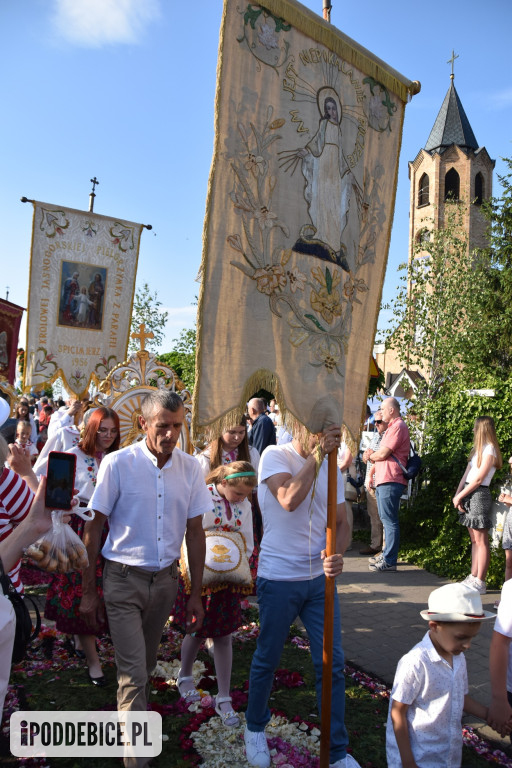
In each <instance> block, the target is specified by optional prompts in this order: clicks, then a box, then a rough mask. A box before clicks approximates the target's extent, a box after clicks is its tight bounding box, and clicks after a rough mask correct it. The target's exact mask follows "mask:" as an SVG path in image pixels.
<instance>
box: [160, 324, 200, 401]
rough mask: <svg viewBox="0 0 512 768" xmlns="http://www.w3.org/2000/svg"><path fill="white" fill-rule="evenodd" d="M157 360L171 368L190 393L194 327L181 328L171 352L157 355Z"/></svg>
mask: <svg viewBox="0 0 512 768" xmlns="http://www.w3.org/2000/svg"><path fill="white" fill-rule="evenodd" d="M157 359H158V360H160V361H161V362H162V363H165V364H166V365H168V366H169V367H170V368H172V369H173V371H174V372H175V373H176V374H177V375H178V376H179V378H180V379H181V381H182V382H183V383H184V385H185V387H186V388H187V389H188V390H190V392H192V391H193V389H194V381H195V375H196V329H195V327H194V328H183V330H182V331H181V332H180V335H179V336H178V338H177V339H173V350H172V352H165V353H164V354H162V355H157Z"/></svg>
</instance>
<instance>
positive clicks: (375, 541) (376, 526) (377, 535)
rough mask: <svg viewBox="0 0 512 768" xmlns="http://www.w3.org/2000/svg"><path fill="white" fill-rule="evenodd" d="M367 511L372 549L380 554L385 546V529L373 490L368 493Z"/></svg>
mask: <svg viewBox="0 0 512 768" xmlns="http://www.w3.org/2000/svg"><path fill="white" fill-rule="evenodd" d="M366 509H367V511H368V514H369V516H370V527H371V540H370V547H371V548H372V549H375V550H378V551H379V552H380V550H381V548H382V545H383V538H382V536H383V528H382V522H381V519H380V517H379V510H378V509H377V497H376V496H375V490H374V489H373V488H372V489H371V490H370V491H369V490H367V491H366Z"/></svg>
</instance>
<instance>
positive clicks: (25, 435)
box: [16, 421, 39, 465]
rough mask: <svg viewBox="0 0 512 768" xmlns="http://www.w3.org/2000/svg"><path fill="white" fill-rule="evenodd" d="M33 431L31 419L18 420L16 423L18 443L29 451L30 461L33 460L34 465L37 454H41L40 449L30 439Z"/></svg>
mask: <svg viewBox="0 0 512 768" xmlns="http://www.w3.org/2000/svg"><path fill="white" fill-rule="evenodd" d="M31 432H32V425H31V424H30V422H29V421H18V423H17V424H16V443H17V444H18V445H21V446H22V448H24V449H25V450H26V451H28V453H29V456H30V461H31V462H32V465H34V464H35V462H36V459H37V456H38V455H39V451H38V450H37V448H36V446H35V445H34V443H33V442H32V440H31V439H30V435H31Z"/></svg>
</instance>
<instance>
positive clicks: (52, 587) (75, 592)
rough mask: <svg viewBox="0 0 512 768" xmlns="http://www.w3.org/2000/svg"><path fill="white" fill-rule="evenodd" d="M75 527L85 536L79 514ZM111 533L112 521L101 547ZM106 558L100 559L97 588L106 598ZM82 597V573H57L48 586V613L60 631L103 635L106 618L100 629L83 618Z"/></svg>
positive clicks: (97, 568)
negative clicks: (81, 610) (104, 578)
mask: <svg viewBox="0 0 512 768" xmlns="http://www.w3.org/2000/svg"><path fill="white" fill-rule="evenodd" d="M70 525H71V527H72V528H73V530H74V531H75V533H77V534H78V535H79V536H80V538H82V536H83V531H84V526H85V521H84V520H82V518H80V517H78V516H77V515H73V517H72V519H71V523H70ZM107 532H108V523H106V524H105V528H104V529H103V533H102V538H101V546H103V544H104V543H105V539H106V538H107ZM102 579H103V558H102V557H101V555H100V556H99V557H98V559H97V561H96V589H97V591H98V595H99V596H100V599H101V600H102V601H103V587H102ZM81 599H82V574H81V573H77V572H75V571H73V572H71V573H55V574H53V576H52V580H51V581H50V584H49V585H48V591H47V593H46V605H45V608H44V615H45V617H46V618H47V619H51V620H52V621H54V622H55V626H56V627H57V629H58V630H59V632H65V633H66V634H69V635H102V634H103V633H104V632H106V631H107V622H106V620H105V621H104V622H103V623H102V624H101V625H100V626H99V628H98V629H91V627H89V626H88V625H87V624H86V623H85V621H84V620H83V619H82V617H81V615H80V613H79V612H78V609H79V607H80V601H81Z"/></svg>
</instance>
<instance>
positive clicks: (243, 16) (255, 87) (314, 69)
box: [194, 0, 419, 436]
mask: <svg viewBox="0 0 512 768" xmlns="http://www.w3.org/2000/svg"><path fill="white" fill-rule="evenodd" d="M417 90H419V84H418V83H412V82H410V81H408V80H407V79H406V78H404V77H402V76H401V75H399V74H398V73H397V72H395V71H394V70H392V69H390V68H389V67H388V66H387V65H386V64H384V63H383V62H382V61H380V60H379V59H377V58H375V57H374V56H373V55H372V54H371V53H369V52H368V51H366V50H365V49H363V48H361V47H360V46H358V45H357V43H355V42H353V41H352V40H350V39H349V38H347V37H346V36H345V35H343V34H342V33H341V32H340V31H339V30H337V29H336V28H334V27H332V26H331V25H330V24H328V23H326V22H324V21H323V20H322V19H321V18H320V17H319V16H317V15H316V14H314V13H313V12H311V11H308V10H307V9H306V8H304V6H302V5H299V4H298V3H296V2H293V1H292V0H267V2H266V4H265V7H262V6H259V5H255V4H253V3H247V2H245V3H242V2H240V0H226V2H225V5H224V16H223V21H222V29H221V41H220V54H219V65H218V84H217V98H216V136H215V147H214V157H213V165H212V170H211V175H210V182H209V190H208V201H207V212H206V220H205V229H204V249H203V261H202V285H201V293H200V302H199V313H198V351H197V372H198V373H197V381H196V386H195V391H194V428H195V431H196V433H197V432H201V431H203V430H205V429H207V428H209V429H210V430H211V431H212V432H217V433H218V432H219V430H222V429H224V428H225V427H226V426H229V425H231V424H232V423H233V422H234V421H236V420H237V419H238V417H239V415H240V414H241V412H243V410H244V408H245V402H246V399H247V398H248V397H249V396H250V395H251V394H252V393H253V392H254V391H256V390H257V389H258V388H260V387H265V388H266V389H269V390H270V391H272V392H273V393H274V394H275V395H276V397H277V399H278V402H279V404H280V406H281V408H282V409H284V410H287V411H288V413H289V414H290V415H291V417H294V418H295V419H297V420H298V421H300V422H302V423H303V424H305V425H306V426H307V427H308V428H309V429H310V430H312V431H315V432H316V431H318V430H320V429H322V428H323V427H324V426H325V425H327V424H329V423H341V422H342V421H344V423H345V425H346V426H347V427H348V429H349V431H350V432H351V434H352V435H353V436H356V435H357V433H358V431H359V426H360V422H361V417H362V414H363V408H364V404H365V402H366V393H367V385H368V380H369V367H370V360H371V350H372V345H373V340H374V334H375V327H376V322H377V316H378V311H379V304H380V297H381V290H382V284H383V279H384V273H385V269H386V259H387V250H388V243H389V237H390V231H391V223H392V214H393V206H394V198H395V189H396V175H397V168H398V156H399V151H400V141H401V132H402V123H403V116H404V104H405V101H406V100H407V99H408V98H409V97H410V96H411V95H412V94H413V93H414V92H417Z"/></svg>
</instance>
